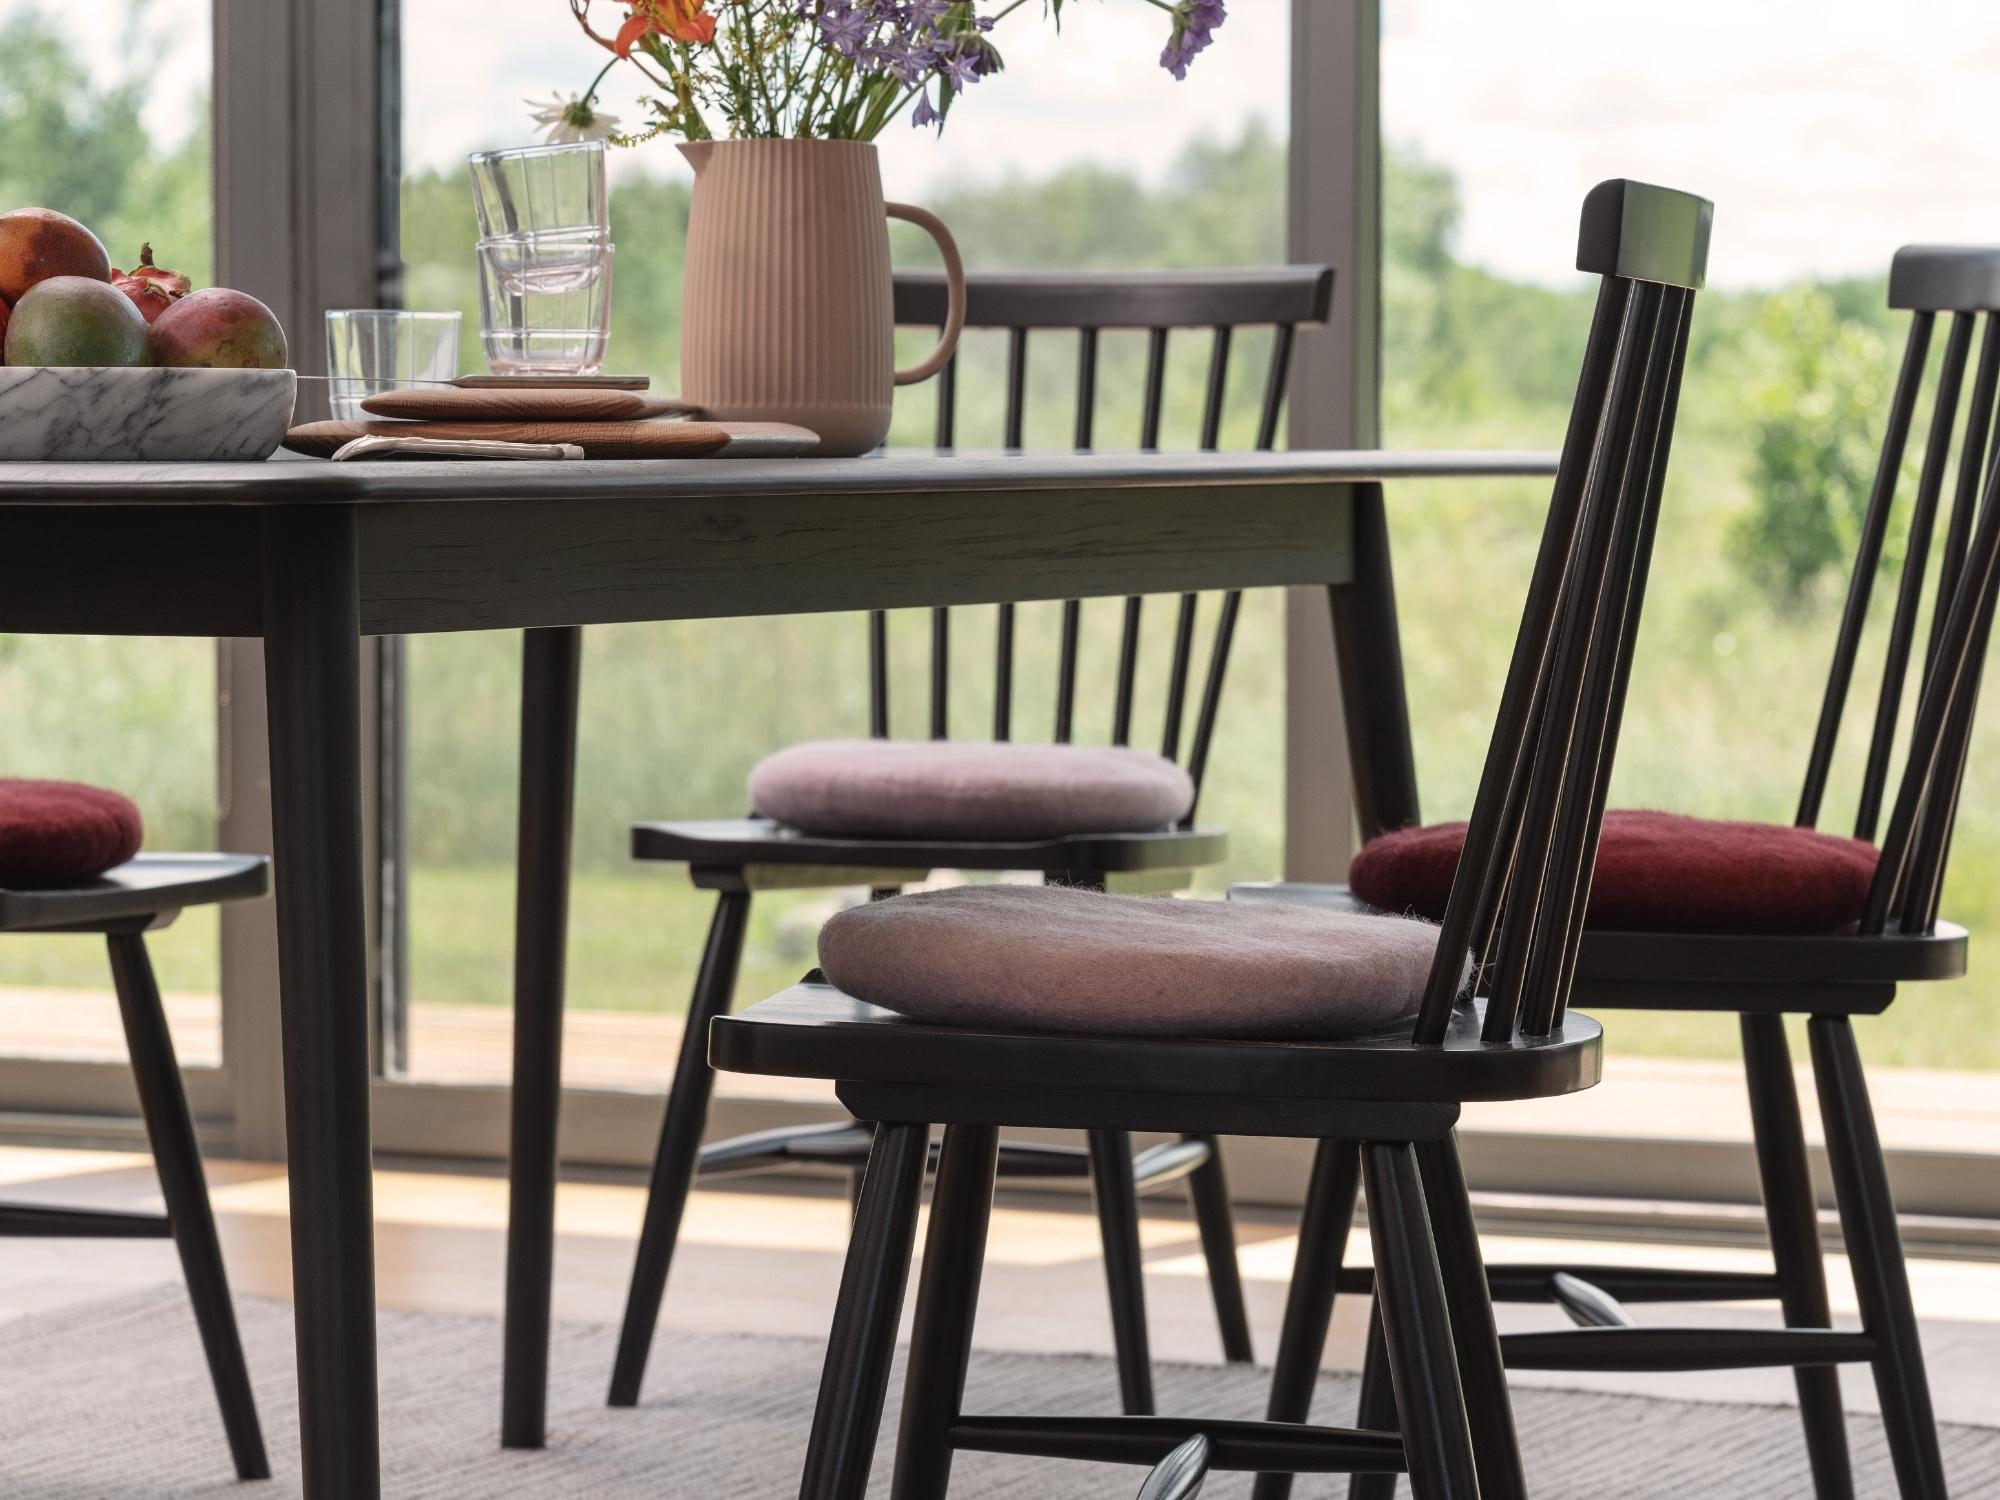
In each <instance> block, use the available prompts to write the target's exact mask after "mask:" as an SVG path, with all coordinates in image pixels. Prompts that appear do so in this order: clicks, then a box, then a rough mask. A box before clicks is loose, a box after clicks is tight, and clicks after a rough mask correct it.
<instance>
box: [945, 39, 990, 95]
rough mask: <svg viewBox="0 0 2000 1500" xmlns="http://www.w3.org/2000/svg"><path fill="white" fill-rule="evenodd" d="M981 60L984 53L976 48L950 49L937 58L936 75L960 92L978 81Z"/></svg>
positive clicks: (981, 69)
mask: <svg viewBox="0 0 2000 1500" xmlns="http://www.w3.org/2000/svg"><path fill="white" fill-rule="evenodd" d="M983 61H984V54H983V53H981V52H980V51H979V50H978V49H977V48H973V49H970V50H955V51H952V52H950V53H947V54H945V55H944V56H942V57H940V58H939V59H938V65H937V68H938V77H940V78H942V79H943V80H944V81H945V82H946V83H948V84H950V85H951V87H952V88H954V89H956V90H957V91H958V92H959V93H961V94H962V93H964V92H965V91H966V90H967V89H969V88H971V87H972V86H973V85H974V84H975V83H977V82H979V78H980V75H981V73H982V72H983V71H984V69H983V68H982V67H981V66H980V64H981V63H982V62H983Z"/></svg>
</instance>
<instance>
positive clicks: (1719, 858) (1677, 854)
mask: <svg viewBox="0 0 2000 1500" xmlns="http://www.w3.org/2000/svg"><path fill="white" fill-rule="evenodd" d="M1464 843H1465V825H1464V824H1463V823H1436V824H1432V825H1430V826H1429V827H1425V828H1405V829H1401V830H1399V831H1398V832H1395V833H1386V834H1383V835H1382V836H1381V837H1380V838H1376V839H1372V840H1370V841H1369V843H1368V846H1367V848H1365V849H1363V850H1362V851H1361V852H1360V853H1359V854H1358V855H1356V856H1355V858H1354V864H1353V867H1352V868H1351V869H1350V870H1349V871H1348V877H1347V878H1348V884H1349V885H1350V887H1352V889H1353V891H1354V894H1355V895H1357V896H1359V897H1360V898H1361V899H1362V900H1363V901H1366V902H1367V903H1368V904H1369V905H1370V906H1376V907H1380V908H1381V909H1382V910H1383V911H1394V912H1411V913H1414V914H1415V915H1417V916H1420V917H1430V918H1432V919H1433V920H1435V919H1436V918H1438V917H1441V916H1442V915H1443V914H1444V904H1445V899H1446V898H1447V897H1448V896H1449V895H1450V894H1451V879H1452V872H1453V871H1454V870H1456V869H1457V867H1458V854H1459V850H1460V848H1461V847H1463V845H1464ZM1874 878H1875V846H1874V845H1872V844H1869V843H1865V842H1863V841H1862V840H1860V839H1849V838H1840V837H1837V836H1835V835H1833V834H1826V833H1816V832H1814V831H1813V830H1812V829H1810V828H1787V827H1782V826H1779V825H1776V824H1771V823H1726V822H1719V821H1716V820H1714V819H1711V818H1691V817H1687V816H1685V815H1683V814H1680V813H1664V812H1634V811H1621V810H1613V811H1611V812H1607V813H1606V814H1605V815H1604V837H1603V840H1602V842H1601V843H1600V844H1599V846H1598V851H1597V873H1596V876H1595V878H1594V879H1593V880H1592V881H1591V886H1590V911H1589V915H1588V918H1587V921H1588V924H1589V925H1590V926H1592V927H1595V928H1598V929H1600V930H1603V931H1608V932H1734V933H1809V932H1837V931H1839V930H1840V929H1841V928H1843V927H1845V926H1847V925H1848V924H1849V923H1851V922H1855V921H1857V920H1859V918H1860V916H1861V909H1862V907H1863V906H1864V905H1865V904H1866V903H1867V900H1868V885H1869V882H1870V881H1872V880H1873V879H1874Z"/></svg>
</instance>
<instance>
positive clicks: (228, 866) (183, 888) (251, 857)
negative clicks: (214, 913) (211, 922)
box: [0, 854, 271, 932]
mask: <svg viewBox="0 0 2000 1500" xmlns="http://www.w3.org/2000/svg"><path fill="white" fill-rule="evenodd" d="M270 888H271V862H270V860H268V859H266V858H264V856H262V855H261V854H141V855H139V856H137V857H136V858H133V859H130V860H127V861H126V862H125V863H124V864H122V865H118V866H115V867H114V868H112V869H109V870H106V871H104V872H103V873H102V874H100V875H94V876H92V877H90V878H89V879H87V880H79V881H77V882H76V883H75V884H73V885H68V886H64V887H62V888H60V889H45V890H38V891H19V890H0V932H34V931H44V932H46V931H51V930H58V929H61V930H70V931H91V930H94V929H95V928H97V927H98V926H100V925H102V924H121V925H122V924H128V923H130V922H132V921H133V920H134V919H143V918H151V917H158V916H164V915H166V914H168V913H171V912H177V911H179V910H181V908H183V907H187V906H211V905H214V904H215V903H216V902H219V901H243V900H248V899H250V898H252V897H256V896H261V895H263V894H264V893H265V892H267V891H268V890H270Z"/></svg>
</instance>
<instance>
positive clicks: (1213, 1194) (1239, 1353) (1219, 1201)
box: [1187, 1135, 1257, 1365]
mask: <svg viewBox="0 0 2000 1500" xmlns="http://www.w3.org/2000/svg"><path fill="white" fill-rule="evenodd" d="M1198 1139H1200V1140H1201V1141H1202V1142H1203V1144H1205V1145H1206V1146H1207V1147H1208V1160H1207V1161H1205V1162H1203V1163H1202V1164H1201V1165H1200V1166H1198V1167H1196V1168H1195V1169H1194V1171H1192V1172H1190V1173H1189V1174H1188V1180H1187V1190H1188V1203H1189V1205H1190V1206H1191V1207H1192V1208H1193V1209H1194V1222H1195V1227H1196V1228H1197V1229H1199V1230H1200V1231H1201V1253H1202V1256H1203V1258H1204V1259H1205V1260H1206V1261H1207V1262H1208V1289H1209V1294H1210V1295H1211V1296H1213V1297H1214V1298H1215V1321H1216V1322H1217V1323H1218V1324H1219V1325H1220V1326H1221V1329H1222V1357H1223V1358H1224V1359H1226V1360H1228V1361H1229V1363H1231V1364H1232V1365H1247V1364H1252V1363H1254V1362H1255V1361H1256V1358H1257V1355H1256V1351H1255V1350H1254V1349H1253V1348H1252V1347H1251V1343H1250V1309H1249V1308H1248V1306H1246V1305H1245V1303H1244V1301H1243V1271H1242V1268H1241V1267H1240V1266H1239V1265H1238V1264H1237V1261H1236V1223H1235V1220H1234V1219H1233V1218H1232V1216H1231V1214H1230V1209H1229V1179H1228V1177H1227V1176H1225V1175H1224V1172H1223V1167H1222V1142H1221V1141H1219V1140H1217V1139H1216V1138H1215V1137H1214V1136H1212V1135H1205V1136H1201V1137H1198Z"/></svg>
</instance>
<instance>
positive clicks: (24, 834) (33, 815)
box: [0, 777, 145, 890]
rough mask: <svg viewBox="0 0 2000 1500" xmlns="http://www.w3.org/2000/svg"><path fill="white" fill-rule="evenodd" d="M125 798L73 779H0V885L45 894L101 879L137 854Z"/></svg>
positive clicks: (138, 827)
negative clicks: (54, 888)
mask: <svg viewBox="0 0 2000 1500" xmlns="http://www.w3.org/2000/svg"><path fill="white" fill-rule="evenodd" d="M144 832H145V829H144V825H143V824H142V823H141V822H140V819H139V809H138V808H137V807H136V806H134V805H133V803H132V800H131V799H130V798H129V797H124V796H121V795H120V794H119V793H117V792H112V791H106V790H105V789H104V788H102V787H95V786H85V785H84V784H83V783H81V782H77V781H30V780H25V779H22V778H18V777H4V778H0V886H4V887H8V888H11V889H14V890H46V889H49V888H51V887H59V886H66V885H72V884H74V883H75V882H77V881H79V880H88V879H89V878H90V877H91V876H93V875H101V874H103V873H104V872H105V871H106V870H108V869H110V868H111V867H112V866H113V865H119V864H123V863H124V862H125V861H126V860H128V859H130V858H131V857H132V856H133V855H134V854H137V853H138V852H139V843H140V840H141V838H142V837H143V836H144Z"/></svg>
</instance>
